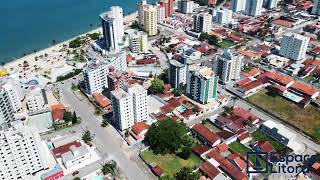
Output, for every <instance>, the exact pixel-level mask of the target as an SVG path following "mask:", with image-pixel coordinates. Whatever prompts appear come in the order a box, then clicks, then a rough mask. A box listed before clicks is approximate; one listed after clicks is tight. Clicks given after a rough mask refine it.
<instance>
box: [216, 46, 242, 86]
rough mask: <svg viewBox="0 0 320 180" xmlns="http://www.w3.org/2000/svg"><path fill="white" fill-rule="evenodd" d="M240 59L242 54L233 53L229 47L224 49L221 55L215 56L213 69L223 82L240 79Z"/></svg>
mask: <svg viewBox="0 0 320 180" xmlns="http://www.w3.org/2000/svg"><path fill="white" fill-rule="evenodd" d="M242 60H243V56H241V55H239V54H233V53H231V52H230V50H229V49H225V50H224V53H223V54H222V55H218V56H217V59H216V61H215V62H214V69H215V73H216V74H217V75H218V76H219V79H220V81H221V82H222V83H223V84H228V83H230V81H231V80H238V79H240V72H241V67H242Z"/></svg>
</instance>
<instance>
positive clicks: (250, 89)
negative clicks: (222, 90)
mask: <svg viewBox="0 0 320 180" xmlns="http://www.w3.org/2000/svg"><path fill="white" fill-rule="evenodd" d="M266 86H267V85H266V84H265V83H264V82H263V81H261V80H254V81H251V82H249V83H247V84H245V85H243V86H241V87H239V88H238V90H239V91H240V92H241V93H242V94H243V95H244V96H247V95H249V94H253V93H256V92H258V91H260V90H261V89H263V88H264V87H266Z"/></svg>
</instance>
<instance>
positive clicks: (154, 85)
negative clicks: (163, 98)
mask: <svg viewBox="0 0 320 180" xmlns="http://www.w3.org/2000/svg"><path fill="white" fill-rule="evenodd" d="M148 91H149V93H151V94H158V93H163V91H164V82H163V80H161V79H159V78H155V79H154V80H153V81H152V82H151V86H150V87H149V89H148Z"/></svg>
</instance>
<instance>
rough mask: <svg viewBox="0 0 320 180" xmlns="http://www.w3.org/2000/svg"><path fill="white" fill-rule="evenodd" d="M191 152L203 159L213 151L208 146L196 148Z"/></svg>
mask: <svg viewBox="0 0 320 180" xmlns="http://www.w3.org/2000/svg"><path fill="white" fill-rule="evenodd" d="M191 150H192V151H193V152H194V153H196V154H197V155H199V156H201V157H202V156H203V155H205V154H207V153H208V152H209V151H210V150H211V147H209V146H206V145H203V146H196V147H193V148H192V149H191Z"/></svg>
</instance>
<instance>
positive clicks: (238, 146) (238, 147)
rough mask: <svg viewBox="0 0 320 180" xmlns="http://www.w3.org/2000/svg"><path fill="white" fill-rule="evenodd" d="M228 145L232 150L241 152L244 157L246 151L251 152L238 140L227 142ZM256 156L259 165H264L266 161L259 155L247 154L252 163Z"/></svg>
mask: <svg viewBox="0 0 320 180" xmlns="http://www.w3.org/2000/svg"><path fill="white" fill-rule="evenodd" d="M229 147H230V149H231V150H232V151H234V152H236V153H239V154H242V155H244V156H245V157H246V156H247V153H248V152H253V151H252V150H251V149H249V148H247V147H246V146H244V145H243V144H241V143H240V142H239V141H234V142H233V143H231V144H229ZM256 158H258V161H259V162H260V164H261V167H265V165H266V162H265V160H263V159H262V158H260V157H257V156H254V155H249V160H250V161H251V162H252V163H253V164H254V163H255V162H256Z"/></svg>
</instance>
